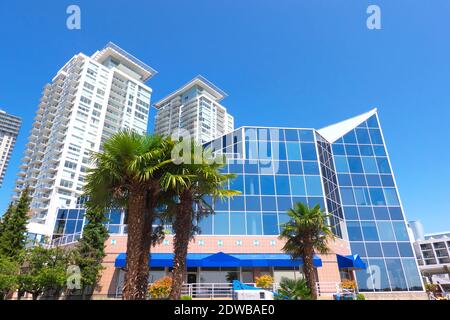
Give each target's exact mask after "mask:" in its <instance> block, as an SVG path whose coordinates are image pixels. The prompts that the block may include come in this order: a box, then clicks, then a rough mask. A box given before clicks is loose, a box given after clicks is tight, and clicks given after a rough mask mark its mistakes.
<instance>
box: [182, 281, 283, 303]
mask: <svg viewBox="0 0 450 320" xmlns="http://www.w3.org/2000/svg"><path fill="white" fill-rule="evenodd" d="M246 284H247V285H249V286H252V287H255V284H254V283H246ZM277 286H278V284H274V285H273V288H277ZM273 288H269V289H268V290H270V291H272V290H273ZM181 295H182V296H190V297H192V298H193V299H232V298H233V285H232V284H231V283H184V284H183V287H182V288H181Z"/></svg>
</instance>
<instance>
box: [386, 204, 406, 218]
mask: <svg viewBox="0 0 450 320" xmlns="http://www.w3.org/2000/svg"><path fill="white" fill-rule="evenodd" d="M389 214H390V216H391V220H403V214H402V209H400V207H389Z"/></svg>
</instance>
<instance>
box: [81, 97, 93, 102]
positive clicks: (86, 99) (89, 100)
mask: <svg viewBox="0 0 450 320" xmlns="http://www.w3.org/2000/svg"><path fill="white" fill-rule="evenodd" d="M80 101H81V102H84V103H86V104H91V102H92V101H91V99H88V98H86V97H85V96H81V98H80Z"/></svg>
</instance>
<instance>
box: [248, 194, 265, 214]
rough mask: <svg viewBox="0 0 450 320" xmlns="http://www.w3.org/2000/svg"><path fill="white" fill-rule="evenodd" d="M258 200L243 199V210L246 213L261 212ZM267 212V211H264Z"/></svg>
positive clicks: (249, 197) (255, 198)
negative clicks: (244, 209)
mask: <svg viewBox="0 0 450 320" xmlns="http://www.w3.org/2000/svg"><path fill="white" fill-rule="evenodd" d="M259 199H260V198H259V197H253V196H246V197H245V208H246V210H247V211H259V210H261V206H260V200H259ZM266 210H267V209H266Z"/></svg>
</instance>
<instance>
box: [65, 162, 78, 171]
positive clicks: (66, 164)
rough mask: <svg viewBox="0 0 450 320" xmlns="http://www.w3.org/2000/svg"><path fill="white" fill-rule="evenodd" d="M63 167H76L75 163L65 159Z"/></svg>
mask: <svg viewBox="0 0 450 320" xmlns="http://www.w3.org/2000/svg"><path fill="white" fill-rule="evenodd" d="M64 167H66V168H69V169H73V170H75V169H76V168H77V164H76V163H74V162H71V161H66V162H65V163H64Z"/></svg>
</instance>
